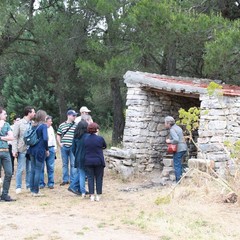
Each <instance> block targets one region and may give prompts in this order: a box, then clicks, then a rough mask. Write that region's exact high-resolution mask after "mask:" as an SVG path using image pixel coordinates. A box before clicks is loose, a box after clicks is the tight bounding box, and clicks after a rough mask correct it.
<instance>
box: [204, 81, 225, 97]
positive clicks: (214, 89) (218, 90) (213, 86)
mask: <svg viewBox="0 0 240 240" xmlns="http://www.w3.org/2000/svg"><path fill="white" fill-rule="evenodd" d="M207 91H208V95H209V96H212V95H213V94H217V95H218V96H222V95H223V92H222V86H221V85H219V84H217V83H215V82H210V83H209V85H208V87H207Z"/></svg>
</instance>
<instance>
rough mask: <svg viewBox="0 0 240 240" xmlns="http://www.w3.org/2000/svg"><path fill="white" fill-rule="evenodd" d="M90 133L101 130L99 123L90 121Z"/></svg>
mask: <svg viewBox="0 0 240 240" xmlns="http://www.w3.org/2000/svg"><path fill="white" fill-rule="evenodd" d="M87 130H88V132H89V133H91V134H92V133H96V132H98V130H99V125H98V124H97V123H95V122H92V123H89V124H88V128H87Z"/></svg>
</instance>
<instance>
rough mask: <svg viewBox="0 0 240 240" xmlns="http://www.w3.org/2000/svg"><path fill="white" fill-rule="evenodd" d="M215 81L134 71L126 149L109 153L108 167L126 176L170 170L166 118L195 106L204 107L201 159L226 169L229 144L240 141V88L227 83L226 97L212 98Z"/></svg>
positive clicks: (130, 75) (224, 87) (128, 79)
mask: <svg viewBox="0 0 240 240" xmlns="http://www.w3.org/2000/svg"><path fill="white" fill-rule="evenodd" d="M212 81H213V80H210V79H196V78H187V77H170V76H166V75H157V74H151V73H143V72H132V71H128V72H127V73H126V74H125V75H124V82H125V83H126V85H127V88H128V91H127V102H126V106H127V110H126V122H125V129H124V136H123V148H122V149H117V148H112V149H110V150H107V151H106V160H107V162H108V167H109V168H111V169H115V170H116V171H117V172H119V173H121V174H123V175H124V176H125V177H128V176H130V175H131V174H133V173H136V172H151V171H153V170H154V169H159V171H160V170H164V169H163V161H164V159H165V160H166V147H167V146H166V143H165V140H166V137H167V135H168V131H167V130H166V129H165V127H164V118H165V116H167V115H171V116H173V117H175V118H176V119H177V118H178V110H179V109H180V108H184V109H185V110H188V109H189V108H190V107H193V106H197V107H200V109H201V116H200V126H199V129H198V135H199V136H198V147H199V151H198V153H197V158H204V159H209V160H213V161H214V162H215V168H216V169H219V168H221V167H222V166H225V164H226V161H227V160H228V154H227V152H226V151H225V150H224V145H223V142H224V141H225V140H230V141H233V142H235V141H236V140H237V139H239V138H240V87H237V86H230V85H225V84H223V85H222V90H221V92H222V93H223V95H216V94H215V95H213V96H210V95H209V94H208V92H207V87H208V85H209V83H210V82H212ZM214 82H217V83H218V84H221V82H220V81H215V80H214ZM165 167H171V164H169V163H166V164H165ZM170 171H171V170H169V172H170ZM172 180H173V179H172Z"/></svg>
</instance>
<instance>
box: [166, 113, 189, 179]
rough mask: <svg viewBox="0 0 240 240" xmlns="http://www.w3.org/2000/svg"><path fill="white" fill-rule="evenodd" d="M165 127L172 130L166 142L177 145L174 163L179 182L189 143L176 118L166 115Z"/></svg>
mask: <svg viewBox="0 0 240 240" xmlns="http://www.w3.org/2000/svg"><path fill="white" fill-rule="evenodd" d="M165 127H166V129H169V130H170V134H169V136H170V137H169V138H168V139H166V143H172V144H176V145H177V152H175V153H174V154H173V165H174V170H175V176H176V182H178V181H179V180H180V179H181V176H182V158H183V156H184V154H185V153H186V152H187V144H186V142H185V139H184V136H183V130H182V128H180V127H179V126H178V125H177V124H176V123H175V119H174V118H173V117H171V116H167V117H165Z"/></svg>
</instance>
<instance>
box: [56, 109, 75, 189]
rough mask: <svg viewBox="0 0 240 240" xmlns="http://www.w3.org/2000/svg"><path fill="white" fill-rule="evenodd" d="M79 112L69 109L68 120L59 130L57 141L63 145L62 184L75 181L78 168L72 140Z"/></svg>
mask: <svg viewBox="0 0 240 240" xmlns="http://www.w3.org/2000/svg"><path fill="white" fill-rule="evenodd" d="M76 116H77V113H76V112H75V111H74V110H68V112H67V121H65V122H63V123H61V124H60V125H59V127H58V130H57V142H58V144H59V146H60V147H61V157H62V183H61V184H60V186H64V185H66V184H69V179H70V182H71V181H73V179H74V177H75V175H76V172H77V169H76V168H74V155H73V153H72V141H73V136H74V131H75V128H76V124H75V122H74V121H75V119H76ZM69 162H70V174H69Z"/></svg>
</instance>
